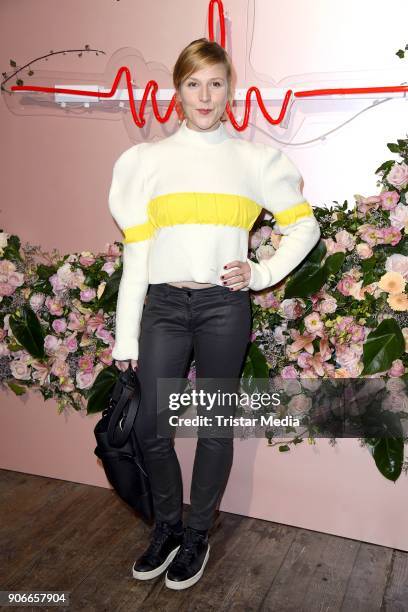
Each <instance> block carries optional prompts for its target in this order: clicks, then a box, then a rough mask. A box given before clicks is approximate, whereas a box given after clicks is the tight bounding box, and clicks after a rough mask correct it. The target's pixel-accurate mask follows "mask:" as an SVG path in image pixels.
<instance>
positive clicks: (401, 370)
mask: <svg viewBox="0 0 408 612" xmlns="http://www.w3.org/2000/svg"><path fill="white" fill-rule="evenodd" d="M387 374H388V375H389V376H394V377H399V376H403V375H404V374H405V366H404V364H403V363H402V361H401V359H394V361H393V362H392V365H391V367H390V369H389V370H388V372H387Z"/></svg>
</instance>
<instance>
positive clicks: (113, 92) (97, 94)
mask: <svg viewBox="0 0 408 612" xmlns="http://www.w3.org/2000/svg"><path fill="white" fill-rule="evenodd" d="M215 7H217V10H218V17H219V27H220V38H221V40H220V42H219V44H220V45H221V46H222V47H223V48H224V49H225V20H224V8H223V4H222V2H221V0H210V3H209V6H208V34H209V36H208V38H209V40H210V41H214V40H215V38H214V8H215ZM122 75H124V76H125V80H126V88H127V95H126V90H124V91H122V90H119V91H118V87H119V83H120V81H121V79H122ZM92 89H93V91H91V90H88V89H73V88H67V87H41V86H35V85H32V86H30V85H14V86H13V87H11V90H12V91H38V92H44V93H54V94H56V100H58V99H60V101H61V102H60V103H61V104H62V105H63V106H65V104H66V102H70V101H71V102H75V101H76V102H77V101H78V99H80V100H83V98H85V99H86V98H98V101H99V100H103V99H110V98H113V99H118V98H119V99H120V102H119V104H120V105H123V100H128V101H129V105H130V110H131V113H132V117H133V120H134V122H135V124H136V125H137V126H138V127H139V128H141V127H144V126H145V124H146V120H145V118H144V114H145V107H146V103H147V99H148V97H149V94H150V98H151V104H152V109H153V113H154V116H155V118H156V119H157V121H158V122H159V123H166V122H167V121H168V120H169V119H170V116H171V114H172V112H173V111H174V109H175V104H176V99H175V93H172V92H174V90H172V89H170V90H161V91H160V90H159V85H158V83H157V81H155V80H154V79H152V80H150V81H148V82H147V84H146V86H145V88H144V90H143V89H136V90H134V89H133V87H132V78H131V74H130V70H129V68H127V67H126V66H121V67H120V68H119V69H118V71H117V74H116V77H115V80H114V82H113V85H112V87H111V89H110V90H108V91H100V90H98V91H95V86H92ZM407 91H408V86H407V85H395V86H384V87H348V88H334V89H310V90H302V91H293V90H292V89H288V90H286V92H284V91H283V90H280V89H262V90H259V89H258V87H256V86H251V87H248V88H247V89H245V90H238V91H237V93H236V95H235V97H234V99H236V100H243V99H244V98H245V110H244V117H243V121H242V123H241V124H239V123H238V122H237V120H236V118H235V116H234V114H233V112H232V110H231V107H230V105H229V103H228V102H227V105H226V113H227V115H228V117H229V119H230V121H231V124H232V125H233V126H234V128H235V129H236V130H237V131H238V132H242V131H243V130H245V129H246V128H247V127H248V122H249V118H250V112H251V96H252V92H253V93H254V94H255V96H256V100H257V103H258V105H259V108H260V110H261V112H262V114H263V116H264V117H265V119H266V121H268V123H270V124H271V125H281V126H282V127H286V126H287V122H288V116H289V109H290V107H291V105H292V103H293V102H294V101H295V100H296V99H297V98H313V97H321V96H324V97H326V96H333V97H336V98H337V97H339V96H340V97H343V96H347V97H350V96H359V97H361V94H365V95H367V94H394V95H395V94H401V93H403V96H404V97H406V92H407ZM135 93H136V96H135ZM158 93H159V96H157V94H158ZM62 94H63V98H62ZM67 96H68V98H67ZM157 97H159V99H160V100H168V99H170V104H169V105H168V107H167V110H166V112H165V113H164V115H163V116H161V115H160V113H159V108H158V105H157ZM282 97H283V102H282V106H281V109H280V112H279V114H278V116H277V117H276V118H274V117H272V116H271V115H270V114H269V113H268V111H267V109H266V107H265V105H264V103H263V100H264V99H265V100H277V99H281V98H282ZM369 97H371V96H369ZM374 97H375V98H378V97H381V96H377V95H376V96H374ZM135 98H136V99H141V103H140V109H139V114H138V112H137V111H136V106H135ZM85 105H86V106H89V102H88V103H87V102H85Z"/></svg>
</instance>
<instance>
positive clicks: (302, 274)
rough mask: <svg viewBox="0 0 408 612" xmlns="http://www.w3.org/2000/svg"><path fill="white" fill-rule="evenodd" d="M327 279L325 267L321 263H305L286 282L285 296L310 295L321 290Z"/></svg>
mask: <svg viewBox="0 0 408 612" xmlns="http://www.w3.org/2000/svg"><path fill="white" fill-rule="evenodd" d="M326 280H327V274H326V271H325V269H324V267H320V265H319V264H315V263H309V262H307V263H305V264H303V266H302V267H301V268H300V269H299V270H297V272H294V273H293V274H292V276H291V278H290V280H289V281H288V282H287V283H286V287H285V293H284V298H285V299H286V298H293V297H309V296H310V295H313V293H316V291H319V289H320V288H321V287H322V286H323V285H324V283H325V282H326Z"/></svg>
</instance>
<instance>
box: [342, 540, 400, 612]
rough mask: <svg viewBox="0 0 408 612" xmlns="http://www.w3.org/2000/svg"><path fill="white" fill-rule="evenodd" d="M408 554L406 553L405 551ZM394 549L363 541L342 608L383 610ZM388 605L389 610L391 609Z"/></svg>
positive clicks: (367, 611) (368, 611)
mask: <svg viewBox="0 0 408 612" xmlns="http://www.w3.org/2000/svg"><path fill="white" fill-rule="evenodd" d="M405 554H406V553H405ZM392 556H393V555H392V549H390V548H385V547H384V546H376V545H375V544H367V543H365V542H363V543H362V544H361V546H360V548H359V550H358V553H357V556H356V560H355V562H354V566H353V571H352V572H351V575H350V579H349V581H348V584H347V591H346V593H345V596H344V599H343V602H342V606H341V610H344V612H347V610H353V612H372V610H382V609H383V608H382V603H383V597H384V592H385V588H386V584H387V576H388V575H389V573H390V568H391V563H392ZM391 609H392V606H391V607H390V608H388V607H387V610H391Z"/></svg>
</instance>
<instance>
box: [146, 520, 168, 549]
mask: <svg viewBox="0 0 408 612" xmlns="http://www.w3.org/2000/svg"><path fill="white" fill-rule="evenodd" d="M170 532H171V530H170V529H169V528H168V527H166V526H165V525H162V524H157V525H156V526H155V528H154V532H153V537H152V541H151V543H150V546H149V548H148V549H147V551H146V552H147V553H148V554H149V555H153V556H156V555H157V554H158V553H159V551H160V548H161V546H162V544H163V542H165V540H166V538H167V537H168V535H169V533H170Z"/></svg>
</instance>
